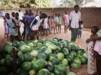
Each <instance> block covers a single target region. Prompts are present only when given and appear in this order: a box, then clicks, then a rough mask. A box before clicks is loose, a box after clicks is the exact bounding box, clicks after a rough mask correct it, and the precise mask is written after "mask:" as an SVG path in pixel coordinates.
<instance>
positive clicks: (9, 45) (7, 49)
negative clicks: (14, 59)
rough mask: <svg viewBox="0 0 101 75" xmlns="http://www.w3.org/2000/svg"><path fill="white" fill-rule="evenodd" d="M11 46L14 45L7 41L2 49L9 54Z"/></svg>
mask: <svg viewBox="0 0 101 75" xmlns="http://www.w3.org/2000/svg"><path fill="white" fill-rule="evenodd" d="M13 48H14V47H13V46H12V43H8V44H6V45H5V47H4V50H5V52H6V53H8V54H10V53H12V50H13Z"/></svg>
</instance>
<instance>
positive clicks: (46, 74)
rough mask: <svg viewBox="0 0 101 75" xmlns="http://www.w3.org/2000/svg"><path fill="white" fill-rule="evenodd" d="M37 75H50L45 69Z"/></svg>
mask: <svg viewBox="0 0 101 75" xmlns="http://www.w3.org/2000/svg"><path fill="white" fill-rule="evenodd" d="M37 75H51V73H50V72H49V71H48V70H47V69H41V70H40V71H39V72H38V74H37Z"/></svg>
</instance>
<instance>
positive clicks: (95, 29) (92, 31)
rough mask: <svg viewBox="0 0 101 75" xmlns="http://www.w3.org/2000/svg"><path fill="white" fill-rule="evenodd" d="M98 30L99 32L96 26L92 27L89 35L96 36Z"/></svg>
mask: <svg viewBox="0 0 101 75" xmlns="http://www.w3.org/2000/svg"><path fill="white" fill-rule="evenodd" d="M98 30H99V28H98V26H92V28H91V33H92V34H96V33H97V32H98Z"/></svg>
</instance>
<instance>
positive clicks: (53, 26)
mask: <svg viewBox="0 0 101 75" xmlns="http://www.w3.org/2000/svg"><path fill="white" fill-rule="evenodd" d="M48 23H49V27H50V29H51V33H52V31H53V33H54V34H55V33H56V26H55V21H54V17H53V16H50V17H49V18H48Z"/></svg>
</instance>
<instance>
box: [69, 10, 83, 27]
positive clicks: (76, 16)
mask: <svg viewBox="0 0 101 75" xmlns="http://www.w3.org/2000/svg"><path fill="white" fill-rule="evenodd" d="M69 19H70V20H71V28H79V21H80V20H81V12H80V11H78V12H77V13H76V12H75V11H71V13H70V17H69Z"/></svg>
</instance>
